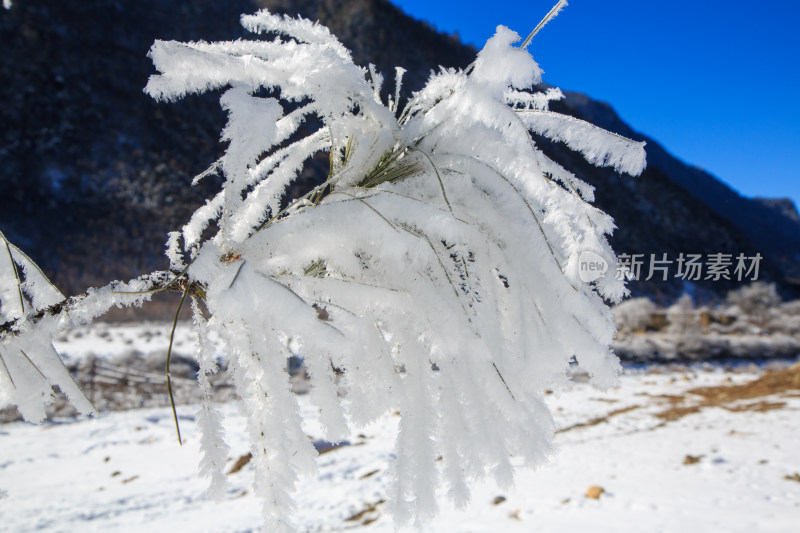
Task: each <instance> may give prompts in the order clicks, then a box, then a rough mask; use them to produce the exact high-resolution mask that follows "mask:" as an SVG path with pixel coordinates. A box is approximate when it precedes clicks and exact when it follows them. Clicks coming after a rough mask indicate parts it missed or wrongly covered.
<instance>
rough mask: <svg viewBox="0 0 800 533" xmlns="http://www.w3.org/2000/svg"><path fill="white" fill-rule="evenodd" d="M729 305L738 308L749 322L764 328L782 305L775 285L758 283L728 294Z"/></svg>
mask: <svg viewBox="0 0 800 533" xmlns="http://www.w3.org/2000/svg"><path fill="white" fill-rule="evenodd" d="M728 303H729V304H730V305H733V306H736V307H738V308H739V310H740V311H741V312H742V313H743V314H744V315H745V317H746V318H748V319H749V321H751V322H754V323H756V324H757V325H759V326H763V325H764V324H765V323H766V322H767V320H768V319H769V317H770V315H771V314H772V311H773V310H775V309H776V308H777V307H778V306H779V305H780V304H781V297H780V295H779V294H778V290H777V289H776V288H775V284H774V283H765V282H763V281H756V282H753V283H751V284H749V285H745V286H744V287H742V288H740V289H736V290H733V291H731V292H729V293H728Z"/></svg>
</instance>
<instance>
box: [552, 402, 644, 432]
mask: <svg viewBox="0 0 800 533" xmlns="http://www.w3.org/2000/svg"><path fill="white" fill-rule="evenodd" d="M640 407H641V405H631V406H628V407H623V408H621V409H614V410H613V411H611V412H609V413H608V414H606V415H603V416H598V417H597V418H592V419H591V420H588V421H586V422H579V423H577V424H573V425H571V426H569V427H565V428H562V429H559V430H558V431H556V433H564V432H566V431H571V430H573V429H580V428H587V427H591V426H596V425H598V424H602V423H603V422H608V419H609V418H613V417H615V416H617V415H621V414H623V413H629V412H631V411H633V410H634V409H639V408H640Z"/></svg>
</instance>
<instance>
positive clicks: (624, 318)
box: [613, 297, 658, 333]
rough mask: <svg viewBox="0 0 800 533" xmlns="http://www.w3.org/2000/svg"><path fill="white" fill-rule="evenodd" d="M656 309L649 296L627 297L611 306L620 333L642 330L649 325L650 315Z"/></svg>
mask: <svg viewBox="0 0 800 533" xmlns="http://www.w3.org/2000/svg"><path fill="white" fill-rule="evenodd" d="M657 311H658V306H656V304H654V303H653V301H652V300H650V298H645V297H642V298H629V299H627V300H625V301H624V302H622V303H620V304H619V305H615V306H614V308H613V312H614V323H615V324H616V326H617V331H619V332H620V333H635V332H637V331H644V330H645V329H647V326H648V325H650V322H651V320H652V315H653V314H654V313H656V312H657Z"/></svg>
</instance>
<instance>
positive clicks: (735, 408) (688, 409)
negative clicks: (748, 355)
mask: <svg viewBox="0 0 800 533" xmlns="http://www.w3.org/2000/svg"><path fill="white" fill-rule="evenodd" d="M798 391H800V363H798V364H795V365H794V366H791V367H789V368H785V369H782V370H769V371H767V372H765V373H764V374H763V375H762V376H761V377H759V378H757V379H755V380H753V381H750V382H748V383H743V384H741V385H720V386H715V387H696V388H694V389H689V390H688V391H686V394H685V395H682V396H678V395H661V396H655V398H661V399H664V400H666V401H667V402H668V403H669V404H670V407H669V408H668V409H665V410H664V411H661V412H660V413H656V415H655V416H656V417H657V418H660V419H661V420H663V421H664V422H672V421H674V420H679V419H681V418H683V417H684V416H687V415H691V414H694V413H697V412H699V411H700V410H701V409H704V408H706V407H721V408H723V409H727V410H728V411H731V412H747V411H751V412H759V413H765V412H767V411H772V410H775V409H782V408H784V407H785V406H786V402H780V401H767V400H762V401H759V402H749V403H742V402H748V401H749V400H755V399H758V398H763V397H765V396H772V395H776V394H783V395H785V396H789V397H796V396H797V395H798ZM787 393H788V394H787ZM698 399H699V401H698Z"/></svg>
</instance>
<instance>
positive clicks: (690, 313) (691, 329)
mask: <svg viewBox="0 0 800 533" xmlns="http://www.w3.org/2000/svg"><path fill="white" fill-rule="evenodd" d="M667 320H668V321H669V325H668V326H667V331H668V332H669V333H675V334H678V335H689V334H691V333H695V332H697V330H699V329H700V321H699V316H698V314H697V311H695V308H694V302H693V301H692V297H691V296H689V295H688V294H684V295H682V296H681V297H680V298H678V300H677V301H676V302H675V303H674V304H672V305H671V306H669V308H668V309H667Z"/></svg>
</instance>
